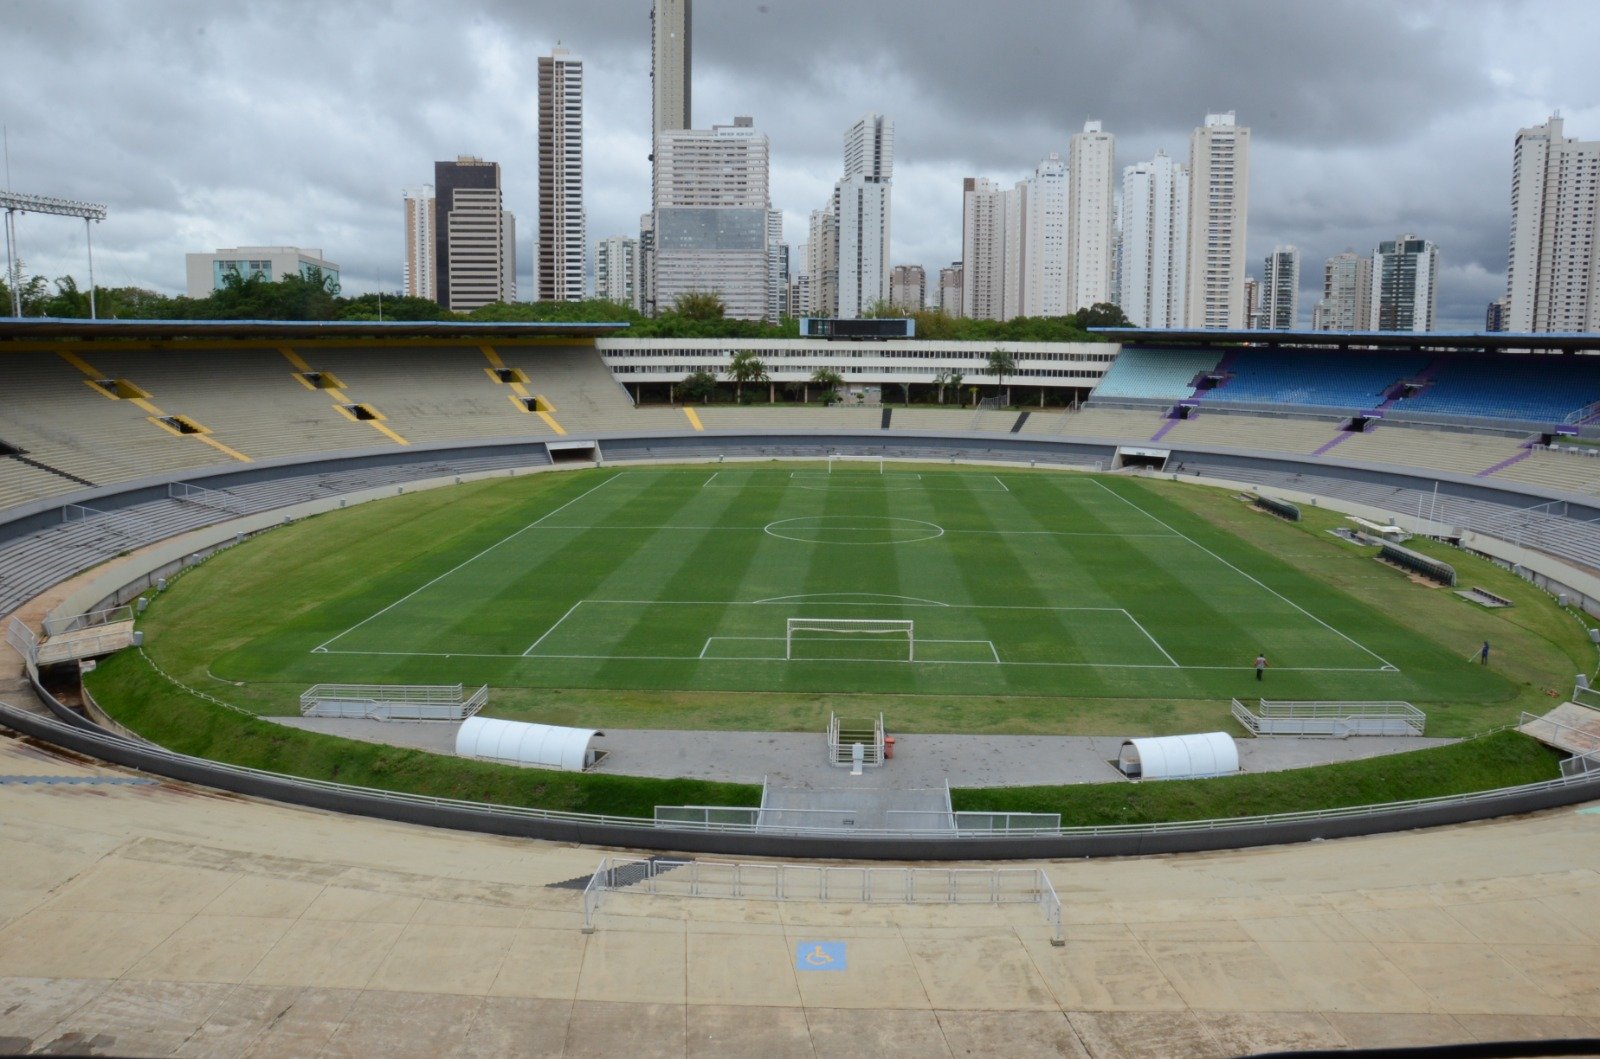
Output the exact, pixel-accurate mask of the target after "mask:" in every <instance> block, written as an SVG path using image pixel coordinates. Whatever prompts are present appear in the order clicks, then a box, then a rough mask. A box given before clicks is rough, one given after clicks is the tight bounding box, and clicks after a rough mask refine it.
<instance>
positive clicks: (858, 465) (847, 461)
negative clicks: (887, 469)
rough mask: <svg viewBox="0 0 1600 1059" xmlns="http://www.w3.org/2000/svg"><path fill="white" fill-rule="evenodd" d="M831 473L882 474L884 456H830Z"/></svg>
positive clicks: (829, 469)
mask: <svg viewBox="0 0 1600 1059" xmlns="http://www.w3.org/2000/svg"><path fill="white" fill-rule="evenodd" d="M828 473H829V474H839V473H845V474H882V473H883V457H882V456H836V455H830V456H829V457H828Z"/></svg>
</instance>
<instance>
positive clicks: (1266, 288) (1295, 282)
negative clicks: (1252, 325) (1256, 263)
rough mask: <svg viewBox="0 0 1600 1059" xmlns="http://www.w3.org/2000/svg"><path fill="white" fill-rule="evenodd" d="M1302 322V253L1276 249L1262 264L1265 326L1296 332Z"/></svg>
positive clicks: (1280, 247) (1267, 328)
mask: <svg viewBox="0 0 1600 1059" xmlns="http://www.w3.org/2000/svg"><path fill="white" fill-rule="evenodd" d="M1299 319H1300V249H1299V248H1298V247H1295V246H1277V247H1273V249H1272V253H1270V254H1268V255H1267V257H1266V260H1264V261H1263V262H1262V263H1261V326H1262V327H1263V328H1264V329H1266V330H1269V331H1292V330H1294V329H1295V328H1296V327H1297V326H1298V323H1299Z"/></svg>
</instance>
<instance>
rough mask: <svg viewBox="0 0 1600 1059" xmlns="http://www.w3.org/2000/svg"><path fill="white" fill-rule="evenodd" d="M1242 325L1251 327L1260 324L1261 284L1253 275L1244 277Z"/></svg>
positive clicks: (1256, 326)
mask: <svg viewBox="0 0 1600 1059" xmlns="http://www.w3.org/2000/svg"><path fill="white" fill-rule="evenodd" d="M1244 326H1245V327H1247V328H1251V329H1254V328H1258V327H1260V326H1261V284H1260V283H1258V282H1256V278H1255V277H1254V276H1246V277H1245V278H1244Z"/></svg>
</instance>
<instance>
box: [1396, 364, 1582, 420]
mask: <svg viewBox="0 0 1600 1059" xmlns="http://www.w3.org/2000/svg"><path fill="white" fill-rule="evenodd" d="M1597 401H1600V357H1593V356H1557V355H1550V354H1508V355H1505V356H1499V357H1463V358H1461V359H1459V360H1447V361H1445V362H1444V364H1443V366H1442V367H1441V368H1440V370H1439V371H1438V372H1437V374H1436V377H1435V378H1434V380H1433V381H1432V382H1431V383H1430V384H1429V385H1428V386H1427V387H1426V388H1425V389H1423V390H1422V391H1421V392H1420V393H1418V394H1417V395H1416V396H1414V397H1408V398H1406V399H1405V400H1403V401H1399V402H1397V403H1396V404H1395V406H1394V407H1395V408H1396V409H1397V410H1399V411H1405V412H1437V413H1440V414H1443V415H1460V416H1481V417H1484V418H1488V419H1526V420H1536V421H1541V422H1547V423H1560V422H1562V421H1563V420H1565V419H1566V417H1567V416H1569V415H1572V414H1573V413H1575V412H1578V411H1580V410H1582V409H1584V408H1587V407H1588V406H1589V405H1592V404H1594V403H1595V402H1597Z"/></svg>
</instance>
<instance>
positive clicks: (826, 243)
mask: <svg viewBox="0 0 1600 1059" xmlns="http://www.w3.org/2000/svg"><path fill="white" fill-rule="evenodd" d="M805 271H806V276H807V277H808V283H807V288H808V290H809V297H808V298H807V301H806V312H807V313H809V314H810V315H812V316H825V317H836V316H838V315H839V215H838V214H837V213H836V212H835V211H834V208H833V203H832V202H829V204H828V205H827V206H825V207H823V208H822V209H820V210H812V211H811V227H810V238H809V239H808V240H807V241H806V260H805Z"/></svg>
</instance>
